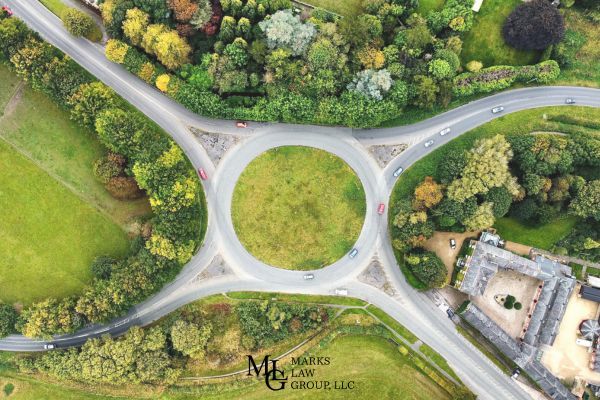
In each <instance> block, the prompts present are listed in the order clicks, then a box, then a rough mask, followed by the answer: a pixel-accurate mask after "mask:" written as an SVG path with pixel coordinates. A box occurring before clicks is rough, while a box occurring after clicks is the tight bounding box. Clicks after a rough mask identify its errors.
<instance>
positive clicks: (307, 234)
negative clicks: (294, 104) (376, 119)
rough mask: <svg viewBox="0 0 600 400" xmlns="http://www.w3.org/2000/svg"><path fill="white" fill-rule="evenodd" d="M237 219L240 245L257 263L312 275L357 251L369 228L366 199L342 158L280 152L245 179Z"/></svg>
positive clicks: (303, 150)
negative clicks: (365, 226) (364, 227)
mask: <svg viewBox="0 0 600 400" xmlns="http://www.w3.org/2000/svg"><path fill="white" fill-rule="evenodd" d="M231 213H232V217H233V224H234V227H235V230H236V232H237V235H238V237H239V239H240V241H241V242H242V244H243V245H244V246H245V247H246V249H247V250H248V251H249V252H250V253H251V254H253V255H254V256H255V257H256V258H258V259H259V260H261V261H263V262H265V263H267V264H269V265H273V266H277V267H281V268H288V269H300V270H309V269H315V268H321V267H324V266H326V265H329V264H332V263H333V262H335V261H336V260H338V259H339V258H340V257H342V256H344V255H345V254H346V253H347V252H348V251H349V250H350V249H351V248H352V246H353V244H354V242H355V241H356V239H357V238H358V235H359V234H360V230H361V228H362V225H363V220H364V215H365V193H364V190H363V187H362V185H361V183H360V180H359V179H358V177H357V176H356V175H355V174H354V172H353V171H352V169H350V167H349V166H348V165H347V164H346V163H344V162H343V161H342V160H341V159H339V158H338V157H336V156H334V155H332V154H330V153H328V152H325V151H322V150H317V149H313V148H308V147H299V146H288V147H279V148H277V149H273V150H270V151H268V152H266V153H264V154H262V155H260V156H259V157H257V158H256V159H255V160H254V161H252V162H251V163H250V164H249V165H248V167H247V168H246V170H245V171H244V172H243V173H242V175H241V176H240V179H239V181H238V183H237V186H236V188H235V191H234V193H233V202H232V211H231Z"/></svg>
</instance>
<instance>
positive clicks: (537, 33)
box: [502, 0, 565, 50]
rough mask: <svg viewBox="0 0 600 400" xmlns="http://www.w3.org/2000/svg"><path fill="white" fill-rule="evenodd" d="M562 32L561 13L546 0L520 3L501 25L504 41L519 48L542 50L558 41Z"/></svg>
mask: <svg viewBox="0 0 600 400" xmlns="http://www.w3.org/2000/svg"><path fill="white" fill-rule="evenodd" d="M564 32H565V24H564V20H563V17H562V15H561V13H560V12H559V11H558V9H557V8H556V7H554V6H553V5H552V4H550V2H549V1H546V0H533V1H530V2H526V3H522V4H520V5H519V6H517V7H516V8H515V10H514V11H513V12H512V13H511V14H510V15H509V16H508V18H506V21H505V22H504V26H503V27H502V36H503V37H504V41H505V42H506V43H507V44H509V45H510V46H512V47H514V48H516V49H519V50H544V49H545V48H546V47H548V46H550V45H553V44H557V43H559V42H560V41H561V40H562V38H563V36H564Z"/></svg>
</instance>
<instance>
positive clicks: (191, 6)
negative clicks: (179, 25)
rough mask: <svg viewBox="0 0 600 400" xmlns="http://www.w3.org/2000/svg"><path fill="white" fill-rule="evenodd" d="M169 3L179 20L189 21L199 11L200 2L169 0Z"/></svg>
mask: <svg viewBox="0 0 600 400" xmlns="http://www.w3.org/2000/svg"><path fill="white" fill-rule="evenodd" d="M168 3H169V8H170V9H171V10H173V13H174V14H175V21H177V22H189V21H190V20H191V19H192V18H194V16H195V15H196V12H197V11H198V4H196V3H195V2H192V1H190V0H169V1H168Z"/></svg>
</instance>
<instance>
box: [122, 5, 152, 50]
mask: <svg viewBox="0 0 600 400" xmlns="http://www.w3.org/2000/svg"><path fill="white" fill-rule="evenodd" d="M149 23H150V16H149V15H148V14H147V13H145V12H143V11H142V10H140V9H139V8H132V9H129V10H127V17H126V18H125V21H123V33H124V34H125V36H127V38H129V40H130V41H131V43H133V44H135V45H136V46H139V45H140V44H141V43H142V39H143V38H144V34H145V33H146V29H148V24H149Z"/></svg>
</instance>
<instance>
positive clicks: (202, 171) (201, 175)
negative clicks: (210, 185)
mask: <svg viewBox="0 0 600 400" xmlns="http://www.w3.org/2000/svg"><path fill="white" fill-rule="evenodd" d="M198 175H200V178H202V180H203V181H205V180H207V179H208V175H206V171H205V170H204V169H202V168H198Z"/></svg>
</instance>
